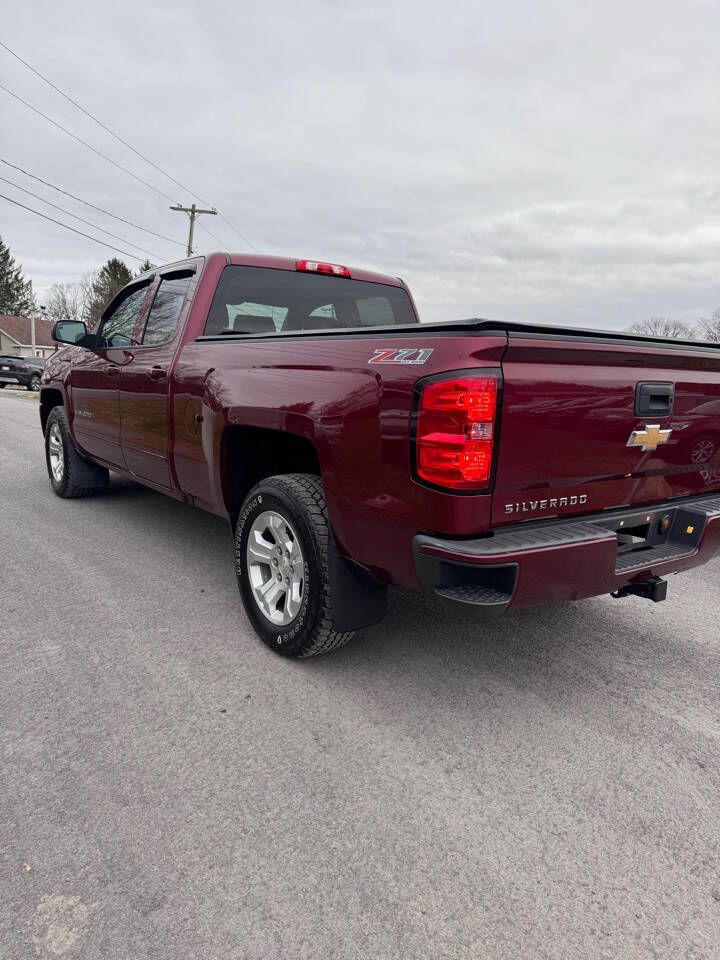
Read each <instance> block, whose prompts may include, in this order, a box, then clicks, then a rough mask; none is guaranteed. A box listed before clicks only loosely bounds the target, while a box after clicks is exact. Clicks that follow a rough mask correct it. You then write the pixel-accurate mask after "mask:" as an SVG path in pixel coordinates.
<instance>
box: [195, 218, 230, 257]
mask: <svg viewBox="0 0 720 960" xmlns="http://www.w3.org/2000/svg"><path fill="white" fill-rule="evenodd" d="M198 226H199V227H200V229H201V230H204V231H205V233H209V234H210V236H211V237H212V238H213V240H214V241H215V243H218V244H220V249H221V250H227V244H226V243H223V242H222V240H221V239H220V237H216V236H215V234H214V233H213V232H212V230H208V228H207V227H206V226H205V224H204V223H200V221H199V220H198Z"/></svg>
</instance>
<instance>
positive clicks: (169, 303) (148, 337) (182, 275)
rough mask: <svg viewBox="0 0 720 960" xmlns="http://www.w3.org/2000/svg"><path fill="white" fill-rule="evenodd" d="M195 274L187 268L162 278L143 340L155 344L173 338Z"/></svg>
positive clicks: (145, 342)
mask: <svg viewBox="0 0 720 960" xmlns="http://www.w3.org/2000/svg"><path fill="white" fill-rule="evenodd" d="M192 276H193V274H192V273H191V272H189V271H187V270H185V271H183V272H178V273H169V274H167V275H166V276H164V277H163V278H162V280H161V281H160V286H159V287H158V288H157V292H156V294H155V299H154V300H153V304H152V307H151V308H150V313H149V314H148V318H147V323H146V324H145V332H144V333H143V338H142V342H143V343H144V344H151V345H153V346H155V345H157V344H160V343H167V342H168V340H172V338H173V337H174V336H175V331H176V330H177V325H178V320H179V319H180V313H181V311H182V308H183V304H184V303H185V297H186V296H187V292H188V288H189V287H190V280H191V279H192Z"/></svg>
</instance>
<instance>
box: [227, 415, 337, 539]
mask: <svg viewBox="0 0 720 960" xmlns="http://www.w3.org/2000/svg"><path fill="white" fill-rule="evenodd" d="M221 465H222V493H223V499H224V502H225V507H226V509H227V512H228V515H229V517H230V522H231V524H232V528H233V530H234V529H235V527H236V525H237V518H238V515H239V513H240V507H241V506H242V504H243V501H244V500H245V497H246V496H247V495H248V493H249V492H250V490H252V488H253V487H254V486H255V485H256V484H258V483H259V482H260V481H261V480H264V479H266V478H267V477H273V476H279V475H282V474H290V473H304V474H311V475H314V476H317V477H321V476H322V471H321V468H320V458H319V456H318V452H317V448H316V446H315V444H314V443H313V441H312V440H310V439H309V438H308V437H305V436H302V435H300V434H297V433H288V432H286V431H284V430H273V429H265V428H263V427H246V426H229V427H226V428H225V430H224V431H223V435H222V442H221Z"/></svg>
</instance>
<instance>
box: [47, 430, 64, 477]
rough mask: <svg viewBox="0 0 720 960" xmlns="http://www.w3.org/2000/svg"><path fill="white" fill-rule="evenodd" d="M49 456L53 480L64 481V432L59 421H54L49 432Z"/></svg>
mask: <svg viewBox="0 0 720 960" xmlns="http://www.w3.org/2000/svg"><path fill="white" fill-rule="evenodd" d="M48 456H49V458H50V471H51V473H52V475H53V480H54V481H55V483H62V478H63V475H64V474H65V450H64V448H63V439H62V433H60V427H59V426H58V424H57V423H53V425H52V426H51V427H50V433H49V434H48Z"/></svg>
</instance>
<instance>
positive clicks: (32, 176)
mask: <svg viewBox="0 0 720 960" xmlns="http://www.w3.org/2000/svg"><path fill="white" fill-rule="evenodd" d="M0 43H2V41H0ZM0 163H4V164H5V166H7V167H12V168H13V170H18V171H19V172H20V173H24V174H25V176H26V177H30V179H31V180H37V182H38V183H42V184H44V185H45V186H46V187H50V188H51V189H52V190H57V192H58V193H62V194H63V195H64V196H66V197H70V199H71V200H77V202H78V203H83V204H85V206H86V207H91V208H92V209H93V210H97V211H98V212H99V213H103V214H105V216H106V217H112V218H113V220H119V221H120V223H126V224H127V225H128V226H129V227H134V228H135V229H136V230H142V231H143V233H149V234H150V235H151V236H153V237H158V238H159V239H160V240H167V242H168V243H175V244H177V246H178V247H184V246H185V244H184V243H181V242H180V241H179V240H173V238H172V237H166V236H164V234H162V233H156V232H155V231H154V230H150V229H148V227H141V226H140V224H139V223H134V222H133V221H132V220H126V219H125V217H119V216H118V215H117V214H116V213H111V212H110V211H109V210H104V209H103V208H102V207H98V206H96V204H94V203H90V202H89V201H88V200H83V198H82V197H76V196H75V194H74V193H68V191H67V190H63V189H62V188H61V187H57V186H55V184H54V183H50V182H49V181H48V180H43V178H42V177H37V176H35V174H34V173H30V171H29V170H25V169H24V168H23V167H18V166H17V164H15V163H10V161H9V160H4V159H3V158H2V157H0Z"/></svg>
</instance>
